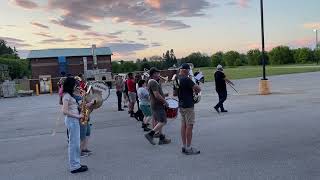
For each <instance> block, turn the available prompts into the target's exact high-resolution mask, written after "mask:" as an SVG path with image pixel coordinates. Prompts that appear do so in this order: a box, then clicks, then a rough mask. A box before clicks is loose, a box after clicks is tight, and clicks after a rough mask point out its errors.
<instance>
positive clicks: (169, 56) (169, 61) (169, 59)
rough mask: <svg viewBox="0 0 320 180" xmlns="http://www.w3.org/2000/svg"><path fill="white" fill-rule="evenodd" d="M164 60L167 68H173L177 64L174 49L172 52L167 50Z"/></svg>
mask: <svg viewBox="0 0 320 180" xmlns="http://www.w3.org/2000/svg"><path fill="white" fill-rule="evenodd" d="M163 60H164V64H165V66H166V67H167V68H168V67H171V66H173V65H174V64H176V63H177V58H176V56H175V54H174V51H173V49H171V50H170V51H169V50H167V52H166V53H163Z"/></svg>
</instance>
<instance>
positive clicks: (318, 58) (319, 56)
mask: <svg viewBox="0 0 320 180" xmlns="http://www.w3.org/2000/svg"><path fill="white" fill-rule="evenodd" d="M313 54H314V61H315V62H317V64H319V62H320V48H318V49H316V50H314V52H313Z"/></svg>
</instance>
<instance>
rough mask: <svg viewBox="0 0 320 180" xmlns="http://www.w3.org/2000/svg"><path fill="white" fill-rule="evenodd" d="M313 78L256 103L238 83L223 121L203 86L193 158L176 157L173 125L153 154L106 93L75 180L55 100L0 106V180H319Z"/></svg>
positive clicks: (245, 83) (285, 83)
mask: <svg viewBox="0 0 320 180" xmlns="http://www.w3.org/2000/svg"><path fill="white" fill-rule="evenodd" d="M319 77H320V73H319V72H316V73H306V74H294V75H284V76H273V77H270V83H271V89H272V91H273V92H274V94H273V95H270V96H258V95H256V93H257V89H258V82H259V79H245V80H238V81H235V83H236V88H237V90H238V91H239V94H237V93H235V92H234V91H232V90H231V89H230V90H229V99H228V100H227V103H226V107H227V109H228V110H229V111H230V112H229V113H227V114H223V115H218V114H217V113H215V112H214V111H213V110H212V107H213V105H214V103H215V102H216V101H217V97H216V94H215V93H214V90H213V89H214V86H213V83H210V82H209V83H206V84H205V85H203V93H202V94H203V96H202V100H201V102H200V103H199V104H197V106H196V121H197V122H196V125H195V130H194V145H195V146H196V147H197V148H199V149H200V150H201V154H200V155H197V156H185V155H183V154H181V153H180V147H181V144H180V139H179V134H180V132H179V130H180V129H179V125H180V120H179V118H178V119H176V120H174V121H170V122H169V123H168V125H167V126H166V127H165V133H166V134H167V135H168V136H169V137H170V138H171V139H172V143H171V144H169V145H166V146H151V145H150V144H149V143H148V142H147V141H146V140H145V139H144V137H143V134H144V133H143V132H142V129H141V128H140V124H139V123H137V122H136V121H135V120H134V119H131V118H128V114H127V113H126V112H117V111H116V109H117V107H116V106H117V105H116V95H115V92H113V94H112V95H111V96H110V99H109V100H108V101H107V102H106V103H105V104H104V105H103V107H102V108H100V109H99V110H97V111H95V112H94V113H93V114H92V123H93V130H92V138H91V140H90V141H91V142H90V148H91V149H92V150H93V155H91V156H90V157H86V158H83V159H81V160H82V163H84V164H87V165H88V166H89V171H88V172H86V173H82V174H77V175H72V174H70V173H69V171H68V169H67V168H68V166H67V142H66V134H65V127H64V124H63V120H62V118H60V107H59V105H58V97H57V95H53V96H50V95H42V96H39V97H23V98H10V99H0V109H1V110H0V127H1V128H0V147H1V150H2V151H1V152H2V153H1V154H0V177H1V178H0V179H1V180H2V179H3V180H9V179H30V180H37V179H49V180H51V179H52V180H53V179H57V180H62V179H75V180H81V179H112V180H117V179H134V180H144V179H146V180H147V179H150V180H151V179H156V180H157V179H159V180H160V179H165V180H170V179H173V180H176V179H183V180H189V179H190V180H198V179H199V180H200V179H204V180H205V179H215V180H218V179H219V180H220V179H227V180H230V179H232V180H235V179H243V180H251V179H252V180H259V179H263V180H265V179H268V180H269V179H270V180H271V179H281V180H284V179H288V180H289V179H290V180H292V179H297V180H301V179H303V180H308V179H315V180H316V179H319V178H320V170H319V167H320V158H319V157H320V151H319V149H320V141H319V136H320V128H319V127H320V119H319V117H320V111H319V110H320V93H319V90H320V83H319V82H320V81H319ZM166 90H168V89H166V88H165V91H166ZM57 119H60V120H57ZM56 122H59V123H58V124H56ZM55 127H57V133H56V135H54V136H53V135H52V130H53V129H54V128H55Z"/></svg>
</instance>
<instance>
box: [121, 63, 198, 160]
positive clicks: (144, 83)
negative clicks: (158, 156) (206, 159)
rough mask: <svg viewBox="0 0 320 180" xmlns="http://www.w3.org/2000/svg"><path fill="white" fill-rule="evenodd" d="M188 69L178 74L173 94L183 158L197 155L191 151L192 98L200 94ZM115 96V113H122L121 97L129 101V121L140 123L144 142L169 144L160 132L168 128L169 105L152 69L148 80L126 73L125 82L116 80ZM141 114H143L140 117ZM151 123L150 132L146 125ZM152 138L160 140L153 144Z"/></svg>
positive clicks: (168, 140)
mask: <svg viewBox="0 0 320 180" xmlns="http://www.w3.org/2000/svg"><path fill="white" fill-rule="evenodd" d="M190 69H191V68H190V66H189V65H188V64H183V65H182V66H181V67H180V68H179V71H178V79H179V80H178V81H179V82H180V83H179V88H178V89H176V90H174V93H173V95H174V96H177V97H178V99H179V110H180V114H181V120H182V121H181V141H182V149H181V152H182V153H183V154H186V155H194V154H200V151H199V150H197V149H196V148H195V147H192V144H191V142H192V131H193V125H194V123H195V111H194V101H193V94H194V93H199V92H200V91H201V88H200V87H199V85H198V84H196V83H195V82H193V81H192V79H191V78H190V77H189V71H190ZM116 92H117V93H116V94H117V97H118V111H123V109H122V104H121V103H122V95H124V96H127V98H128V100H129V111H128V113H129V114H130V117H134V118H136V119H137V120H138V121H142V128H143V130H144V131H148V133H146V134H145V138H146V139H147V140H148V142H150V144H152V145H156V144H158V145H165V144H169V143H171V139H169V138H168V137H167V136H166V135H165V134H164V133H163V128H164V127H165V125H166V124H167V114H166V109H167V108H168V106H169V105H168V102H167V101H166V96H168V94H165V93H164V92H163V90H162V86H161V82H160V71H159V70H158V69H156V68H151V69H150V71H149V78H148V79H142V78H141V76H140V75H136V76H135V77H134V76H133V73H128V75H127V79H123V78H122V77H121V76H118V77H116ZM136 102H137V105H138V108H137V109H138V111H137V112H134V106H135V104H136ZM140 112H142V113H140ZM151 122H152V126H151V128H149V125H150V124H149V123H151ZM155 138H159V141H158V142H157V143H156V142H155Z"/></svg>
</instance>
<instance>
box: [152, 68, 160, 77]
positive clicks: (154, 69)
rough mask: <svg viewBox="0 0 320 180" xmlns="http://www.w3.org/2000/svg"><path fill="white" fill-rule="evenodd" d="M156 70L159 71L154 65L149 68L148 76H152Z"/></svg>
mask: <svg viewBox="0 0 320 180" xmlns="http://www.w3.org/2000/svg"><path fill="white" fill-rule="evenodd" d="M156 72H160V71H159V70H158V69H157V68H155V67H152V68H151V69H150V71H149V74H150V76H152V75H153V74H154V73H156Z"/></svg>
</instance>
